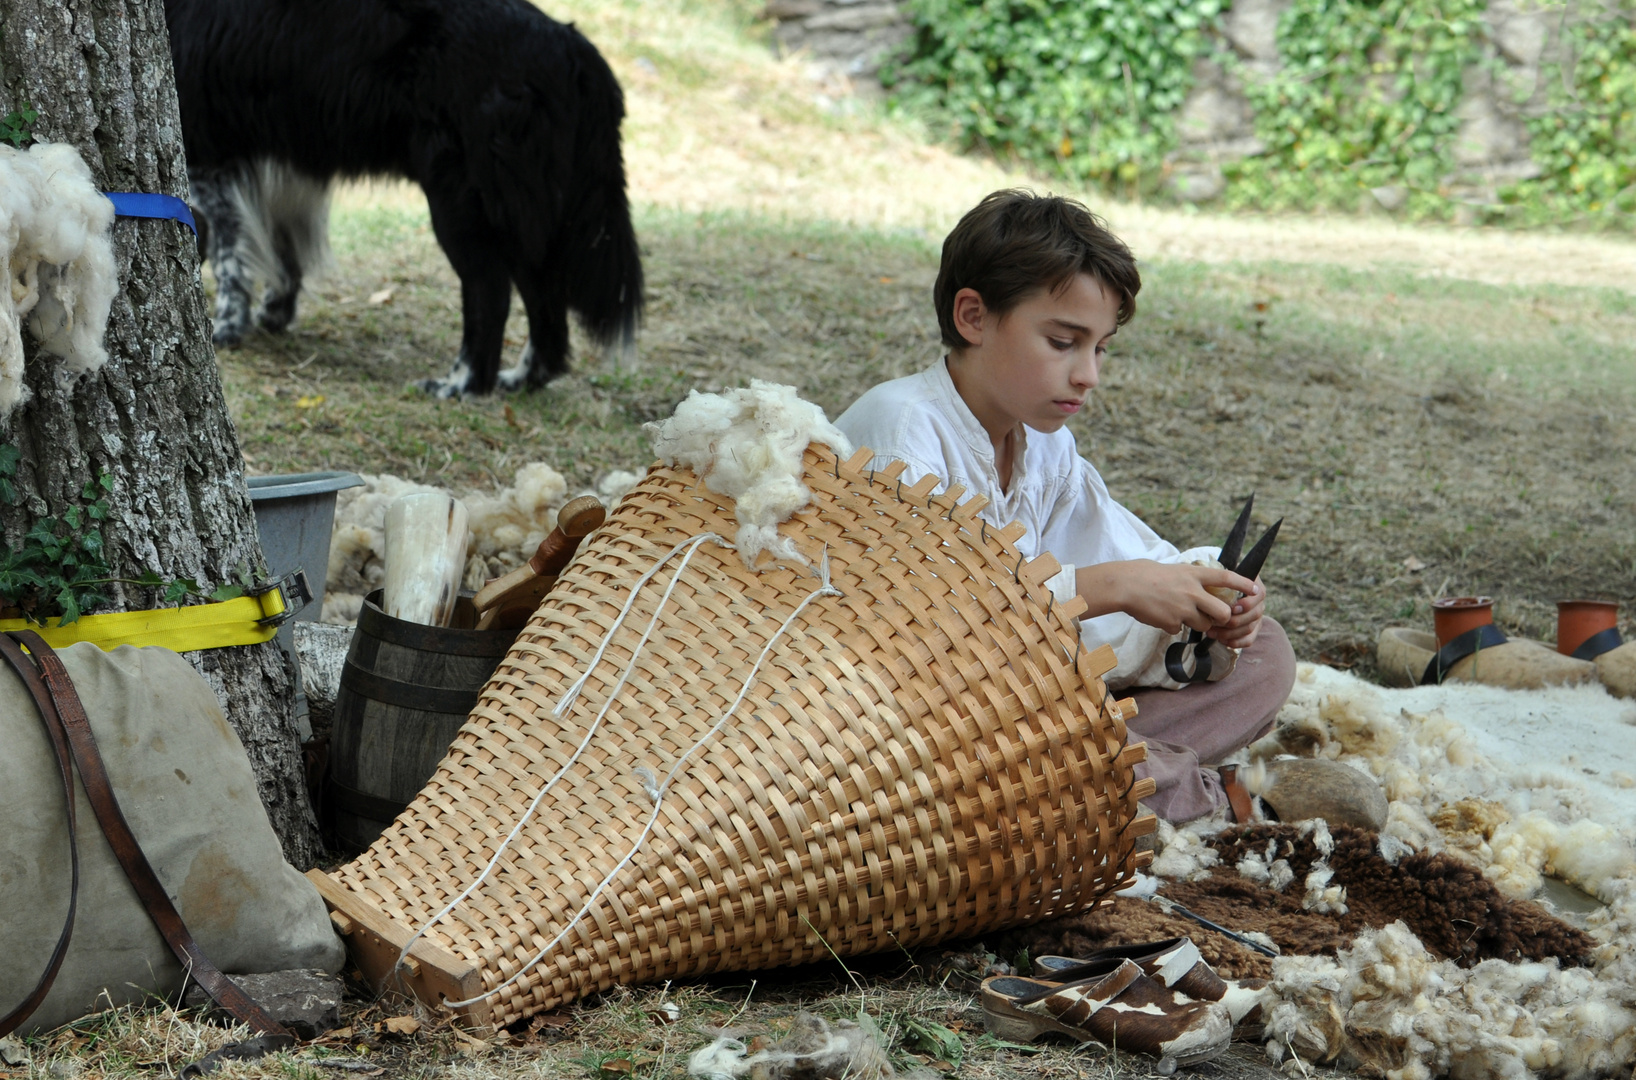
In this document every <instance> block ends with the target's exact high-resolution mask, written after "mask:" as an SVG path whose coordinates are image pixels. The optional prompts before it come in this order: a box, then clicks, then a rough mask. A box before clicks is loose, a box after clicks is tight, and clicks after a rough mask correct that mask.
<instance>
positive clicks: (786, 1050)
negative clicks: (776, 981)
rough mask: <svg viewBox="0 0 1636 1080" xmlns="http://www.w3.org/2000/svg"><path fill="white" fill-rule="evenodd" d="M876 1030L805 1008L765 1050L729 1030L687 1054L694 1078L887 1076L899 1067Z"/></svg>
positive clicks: (863, 1079)
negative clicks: (752, 1046)
mask: <svg viewBox="0 0 1636 1080" xmlns="http://www.w3.org/2000/svg"><path fill="white" fill-rule="evenodd" d="M875 1030H878V1029H876V1028H875V1026H874V1024H873V1023H872V1022H871V1023H870V1024H869V1026H868V1027H864V1026H863V1025H861V1024H858V1023H855V1022H853V1021H851V1020H836V1021H827V1020H824V1019H823V1018H821V1017H817V1016H814V1015H812V1014H811V1013H807V1012H801V1013H797V1014H796V1015H795V1019H794V1020H793V1021H792V1022H791V1024H790V1030H789V1034H787V1035H786V1036H784V1038H782V1039H780V1040H779V1041H778V1042H777V1043H775V1044H773V1045H772V1046H770V1047H767V1048H766V1049H765V1050H759V1051H757V1052H756V1053H753V1054H752V1053H750V1051H749V1048H748V1047H746V1046H745V1045H744V1043H743V1042H741V1041H739V1040H738V1039H734V1038H731V1037H728V1036H722V1037H720V1038H718V1039H716V1040H715V1041H714V1042H711V1043H708V1044H706V1045H705V1046H702V1047H700V1048H699V1049H698V1050H695V1051H694V1052H693V1053H692V1054H691V1055H690V1056H689V1057H688V1059H687V1075H688V1076H690V1077H694V1078H696V1080H739V1078H740V1077H750V1078H752V1080H811V1078H813V1077H819V1076H834V1077H841V1076H844V1077H847V1078H848V1080H885V1078H889V1077H892V1076H894V1075H895V1073H894V1072H893V1069H892V1063H891V1061H890V1059H889V1058H888V1057H887V1055H886V1051H885V1050H884V1049H883V1048H882V1046H881V1044H880V1042H879V1041H878V1040H877V1039H876V1038H875V1036H874V1034H873V1031H875Z"/></svg>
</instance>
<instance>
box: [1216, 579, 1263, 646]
mask: <svg viewBox="0 0 1636 1080" xmlns="http://www.w3.org/2000/svg"><path fill="white" fill-rule="evenodd" d="M1253 584H1254V585H1255V588H1254V589H1252V590H1251V591H1250V592H1247V593H1245V594H1244V595H1243V596H1241V597H1240V598H1239V599H1237V600H1235V601H1234V602H1233V617H1232V618H1231V619H1228V620H1227V622H1226V623H1225V624H1224V625H1221V626H1217V627H1214V628H1212V629H1210V630H1207V631H1205V634H1206V636H1208V637H1213V638H1215V639H1216V640H1217V641H1219V642H1221V643H1222V644H1223V645H1225V646H1227V647H1228V648H1229V649H1248V648H1249V647H1250V646H1251V645H1253V644H1254V643H1255V635H1256V634H1257V633H1259V632H1260V630H1261V618H1262V616H1264V615H1266V613H1267V607H1266V601H1267V587H1266V586H1265V585H1263V584H1262V583H1261V579H1260V578H1256V579H1255V581H1254V582H1253Z"/></svg>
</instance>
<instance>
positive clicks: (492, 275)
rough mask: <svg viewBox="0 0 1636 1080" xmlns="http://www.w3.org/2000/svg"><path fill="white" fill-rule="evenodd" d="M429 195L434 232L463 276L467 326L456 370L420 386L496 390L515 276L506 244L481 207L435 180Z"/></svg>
mask: <svg viewBox="0 0 1636 1080" xmlns="http://www.w3.org/2000/svg"><path fill="white" fill-rule="evenodd" d="M426 195H427V201H428V203H429V204H430V206H431V211H432V231H433V232H434V233H436V235H437V242H438V243H439V244H441V245H442V246H443V253H444V254H445V255H447V256H448V257H449V264H450V265H451V266H452V267H453V268H454V272H455V274H456V275H457V276H458V277H459V278H460V310H461V316H462V319H463V320H464V325H463V326H462V327H461V333H460V356H459V358H458V359H456V360H455V365H454V367H453V369H451V370H450V372H449V373H448V374H447V375H445V376H444V377H443V378H441V379H422V380H420V381H419V382H418V383H416V384H415V385H417V386H419V387H420V388H421V389H422V390H424V391H426V392H427V393H428V394H431V395H432V396H433V397H440V398H452V397H462V396H464V395H466V394H489V393H493V392H494V387H495V383H496V382H497V381H498V378H499V374H500V347H501V345H502V344H503V343H504V341H505V334H506V316H507V315H508V314H509V313H510V311H511V277H510V275H509V274H508V273H507V272H506V267H505V263H504V261H503V259H502V258H501V256H500V253H501V252H502V251H504V250H505V248H504V245H503V244H502V242H501V241H500V238H498V237H496V236H494V235H493V233H492V232H491V231H490V228H489V225H488V223H487V222H486V221H485V220H484V218H483V213H482V210H481V209H479V208H477V207H475V206H470V205H467V204H466V203H465V202H463V201H462V200H461V199H460V197H459V196H458V195H454V196H449V195H446V194H443V193H440V192H438V191H437V190H436V188H435V187H433V186H430V185H428V186H427V190H426Z"/></svg>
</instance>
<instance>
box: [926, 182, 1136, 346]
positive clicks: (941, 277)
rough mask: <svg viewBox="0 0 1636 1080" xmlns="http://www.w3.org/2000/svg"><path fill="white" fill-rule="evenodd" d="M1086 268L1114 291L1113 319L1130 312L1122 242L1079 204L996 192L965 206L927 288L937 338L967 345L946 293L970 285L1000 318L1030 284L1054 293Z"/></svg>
mask: <svg viewBox="0 0 1636 1080" xmlns="http://www.w3.org/2000/svg"><path fill="white" fill-rule="evenodd" d="M1082 273H1083V274H1089V275H1091V277H1093V278H1095V279H1096V280H1097V281H1099V282H1101V283H1102V285H1103V287H1104V288H1107V289H1109V290H1111V291H1112V292H1113V293H1114V294H1115V295H1117V296H1118V297H1119V323H1118V325H1120V326H1123V325H1125V323H1127V322H1129V321H1130V319H1131V316H1133V315H1135V314H1136V294H1137V293H1138V292H1140V291H1141V288H1142V276H1141V274H1139V273H1138V272H1137V270H1136V257H1135V256H1133V255H1132V254H1131V253H1130V248H1128V247H1126V246H1125V245H1124V242H1123V241H1121V240H1120V239H1119V238H1118V237H1116V236H1114V235H1113V233H1111V232H1109V231H1108V227H1107V226H1106V225H1105V224H1104V223H1103V222H1102V220H1101V219H1100V218H1098V217H1097V216H1096V215H1095V214H1093V213H1091V212H1090V211H1089V210H1088V209H1086V208H1085V206H1084V204H1082V203H1079V202H1075V201H1074V200H1073V199H1065V198H1062V197H1061V196H1057V195H1036V194H1034V193H1033V192H1032V191H1022V190H1018V189H1009V190H1005V191H996V192H994V193H993V194H992V195H989V196H987V197H985V198H984V199H983V201H982V202H980V203H978V204H977V205H976V206H974V207H972V209H971V210H969V211H967V212H966V216H965V217H963V218H961V219H960V223H959V224H958V225H956V226H955V227H954V230H953V231H952V232H950V233H949V235H948V238H947V239H945V240H944V241H943V263H942V265H941V266H940V267H939V268H938V271H937V284H936V285H934V286H932V302H933V303H935V304H936V305H937V325H938V329H939V330H941V331H942V335H943V344H944V345H946V346H948V347H949V348H951V349H964V348H966V346H967V345H968V344H969V343H968V342H967V341H966V339H965V338H963V337H961V336H960V331H959V330H957V329H955V325H954V296H955V294H956V293H958V292H959V291H960V290H961V289H975V290H976V291H977V295H979V296H981V297H982V298H983V304H984V306H986V307H987V308H988V309H989V310H991V311H993V312H995V313H996V314H998V315H1000V316H1001V317H1002V318H1003V317H1004V316H1005V315H1006V314H1007V313H1008V312H1010V311H1011V309H1012V308H1014V307H1016V306H1017V305H1018V304H1020V303H1021V302H1022V301H1023V300H1024V299H1026V298H1027V297H1028V295H1029V294H1030V293H1032V292H1034V291H1036V290H1038V289H1046V290H1049V291H1051V292H1057V291H1059V290H1061V289H1065V288H1067V287H1068V286H1069V284H1070V283H1072V281H1073V279H1074V278H1075V277H1076V276H1077V275H1079V274H1082Z"/></svg>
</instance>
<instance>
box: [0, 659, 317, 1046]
mask: <svg viewBox="0 0 1636 1080" xmlns="http://www.w3.org/2000/svg"><path fill="white" fill-rule="evenodd" d="M57 656H58V657H59V658H60V659H61V661H62V664H63V667H64V668H65V669H66V670H67V672H68V674H69V676H70V677H71V678H72V680H73V683H74V688H75V689H76V690H77V691H78V694H79V697H80V699H81V701H82V702H83V703H84V706H85V712H86V715H87V716H88V718H89V720H90V727H91V730H92V732H93V734H94V735H95V736H96V740H97V742H98V744H99V746H100V750H101V754H102V757H103V760H104V762H105V763H106V766H107V771H108V775H109V777H110V779H111V781H112V786H113V790H114V793H115V795H116V797H117V798H118V799H119V802H120V805H121V807H122V808H123V810H124V813H125V818H126V820H127V821H128V822H129V824H130V827H131V831H132V833H133V834H134V835H135V837H136V840H137V842H138V843H139V844H140V845H141V848H142V850H143V852H144V853H145V854H146V856H147V859H148V861H149V863H150V864H152V866H153V869H154V871H155V873H156V874H157V875H158V878H159V881H160V883H161V884H163V886H164V888H165V891H166V892H167V893H168V894H169V895H170V897H171V899H172V901H173V902H174V903H175V906H176V908H177V910H178V911H179V912H180V914H181V916H182V919H183V921H184V922H186V924H187V926H188V929H189V930H191V931H192V933H193V937H194V939H195V940H196V941H197V942H198V944H199V946H200V948H201V949H202V950H203V951H204V953H205V955H206V956H208V957H209V958H210V959H211V960H212V961H213V962H214V963H215V964H216V966H217V967H219V968H220V969H221V970H222V971H224V972H228V973H231V974H251V973H256V972H267V971H282V970H286V969H290V968H309V969H311V968H317V969H322V970H324V971H328V972H335V971H339V970H340V968H341V964H342V962H343V960H344V958H345V950H344V947H343V946H342V944H341V942H340V940H339V939H338V938H337V937H336V936H335V932H334V930H333V929H332V928H331V926H330V920H329V916H328V913H327V912H326V910H325V908H324V903H323V901H322V900H321V899H320V898H319V895H318V890H317V889H316V888H315V887H314V886H313V885H312V883H311V882H309V881H308V880H307V879H306V878H305V877H303V876H302V875H301V874H300V873H299V872H297V871H296V869H295V868H294V867H292V866H290V865H289V864H288V863H286V862H285V861H284V856H283V852H282V849H281V848H280V847H279V842H278V837H277V836H276V835H275V834H274V833H273V829H272V826H271V825H270V824H269V823H268V820H267V813H266V811H265V810H264V809H263V808H262V805H261V799H260V797H259V796H258V795H257V793H256V781H255V776H254V774H252V772H251V771H250V763H249V760H248V758H247V757H246V755H245V751H244V747H243V745H242V744H241V743H240V742H239V739H238V736H237V735H236V734H235V733H234V731H233V729H232V727H231V726H229V725H228V723H227V718H226V717H225V716H223V715H222V710H221V706H220V705H219V704H217V701H216V696H215V694H214V693H213V692H212V691H211V689H210V686H209V685H208V684H207V683H206V682H205V681H204V680H203V679H202V678H201V677H200V676H199V674H198V673H197V672H196V671H194V670H193V668H192V666H191V665H189V664H188V662H187V661H186V660H184V659H183V658H182V657H181V656H179V655H177V654H176V653H173V652H171V651H170V650H168V649H160V648H142V649H138V648H134V647H132V646H129V645H123V646H120V647H119V648H117V649H114V650H113V651H111V652H104V651H102V650H101V649H100V648H98V647H97V646H95V645H92V644H90V643H85V642H82V643H80V644H77V645H71V646H69V647H67V648H64V649H60V650H57ZM75 799H76V805H77V814H76V816H77V821H78V830H77V835H78V841H79V852H80V886H79V903H78V912H77V916H76V919H75V922H74V930H73V939H72V942H71V944H70V946H69V949H68V952H67V955H66V956H65V958H64V960H63V964H62V968H61V970H60V971H59V972H58V974H57V978H56V981H55V982H54V983H53V985H52V988H51V992H50V993H49V994H48V995H47V996H46V998H45V1000H44V1001H43V1002H42V1003H41V1005H40V1007H39V1008H38V1009H37V1010H36V1011H35V1012H34V1013H33V1015H31V1016H30V1017H29V1019H28V1020H27V1021H25V1022H24V1024H23V1026H22V1028H21V1029H20V1032H21V1033H22V1034H29V1033H32V1032H39V1031H46V1030H49V1029H51V1028H54V1027H57V1026H59V1025H61V1024H64V1023H67V1022H68V1021H70V1020H74V1019H77V1018H79V1017H81V1016H84V1015H86V1014H88V1013H92V1012H96V1011H99V1010H102V1009H106V1008H109V1007H111V1006H115V1005H122V1004H125V1003H127V1002H134V1001H141V1000H143V999H144V998H146V997H147V996H148V995H150V994H151V993H162V994H174V993H176V992H177V991H178V990H180V989H181V986H182V980H183V972H182V968H181V965H180V964H179V963H178V961H177V960H176V958H175V956H174V955H173V954H172V952H171V950H170V949H169V948H168V947H167V946H166V944H165V941H164V939H163V938H162V937H161V936H160V934H159V931H158V930H157V929H156V928H155V927H154V924H153V922H152V920H151V919H150V918H149V916H148V914H147V912H146V911H145V910H144V908H143V907H142V904H141V901H140V900H139V899H138V898H137V894H136V892H135V890H134V889H133V888H132V886H131V884H130V882H129V881H128V880H127V879H126V876H125V872H124V871H123V870H122V869H121V867H120V865H119V863H118V862H117V861H116V859H115V857H114V853H113V851H112V849H111V848H110V847H109V845H108V842H107V840H106V839H105V838H104V837H103V835H102V831H101V829H100V828H99V826H98V824H97V819H96V816H95V815H94V814H93V812H92V809H91V806H90V804H89V802H88V801H87V799H86V796H85V791H84V788H83V786H82V785H81V781H80V777H79V775H78V773H77V771H76V774H75ZM69 883H70V874H69V858H68V820H67V813H66V808H65V807H64V805H63V789H62V780H61V773H60V771H59V769H58V765H57V760H56V757H55V756H54V754H53V753H52V748H51V743H50V741H49V739H48V737H47V735H46V731H45V728H44V726H43V725H42V723H41V720H40V717H39V714H38V712H37V711H36V708H35V705H34V701H33V699H32V698H31V697H30V696H29V694H28V692H27V690H26V689H25V688H24V686H23V683H22V680H21V679H19V678H18V676H17V674H16V673H15V672H14V671H13V670H12V669H11V668H10V666H9V665H5V664H0V912H3V913H4V914H3V916H0V1015H4V1014H5V1013H6V1012H8V1011H9V1010H10V1009H11V1008H12V1007H13V1006H15V1005H17V1004H18V1003H20V1002H21V1001H22V1000H23V999H24V998H25V997H26V996H27V995H28V993H29V991H30V990H31V989H32V988H33V986H34V984H35V982H36V980H37V979H38V978H39V976H40V974H41V973H42V972H43V971H44V970H45V968H46V966H47V964H48V962H49V960H50V956H51V952H52V949H53V947H54V946H55V944H56V942H57V938H58V935H59V933H60V931H61V929H62V924H63V919H64V917H65V916H66V914H67V910H68V897H69Z"/></svg>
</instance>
